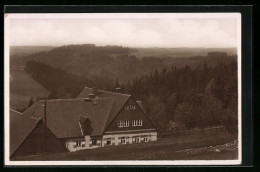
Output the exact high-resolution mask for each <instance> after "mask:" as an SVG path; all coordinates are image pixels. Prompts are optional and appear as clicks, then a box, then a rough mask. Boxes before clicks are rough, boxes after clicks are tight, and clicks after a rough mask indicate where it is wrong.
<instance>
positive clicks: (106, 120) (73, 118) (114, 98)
mask: <svg viewBox="0 0 260 172" xmlns="http://www.w3.org/2000/svg"><path fill="white" fill-rule="evenodd" d="M91 93H93V89H90V88H87V87H86V88H85V89H84V90H83V91H82V92H81V93H80V95H79V97H80V98H75V99H53V100H46V125H47V127H48V128H49V129H50V130H51V131H52V132H53V133H54V135H55V136H56V137H57V138H73V137H82V136H83V134H82V131H81V126H80V124H79V120H80V119H81V117H82V116H84V117H86V118H88V119H89V120H90V125H91V128H92V133H91V136H100V135H102V134H103V132H104V131H105V130H106V128H107V127H108V125H109V124H110V123H111V122H112V121H113V119H114V118H115V117H116V115H117V114H118V113H119V111H120V110H121V109H122V107H123V106H124V104H125V103H126V102H127V101H128V100H129V98H130V97H131V96H130V95H127V94H121V93H114V92H110V91H104V90H99V91H98V98H96V99H88V98H87V97H88V95H89V94H91ZM44 102H45V101H43V100H41V101H38V102H36V103H35V104H34V105H33V106H31V107H30V108H29V109H27V110H26V111H25V112H24V113H23V116H26V117H28V118H29V117H31V118H33V119H39V118H41V117H44V114H45V113H44Z"/></svg>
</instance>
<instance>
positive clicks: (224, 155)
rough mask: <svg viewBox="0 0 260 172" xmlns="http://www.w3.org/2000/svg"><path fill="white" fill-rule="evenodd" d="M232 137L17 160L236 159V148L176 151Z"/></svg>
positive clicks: (166, 141)
mask: <svg viewBox="0 0 260 172" xmlns="http://www.w3.org/2000/svg"><path fill="white" fill-rule="evenodd" d="M232 139H233V138H232V137H231V136H229V135H228V134H226V133H225V134H211V135H202V136H199V135H197V136H196V135H195V136H194V135H193V136H182V137H178V138H173V137H172V138H165V139H159V140H158V141H156V142H149V143H140V144H132V145H120V146H111V147H104V148H97V149H92V150H83V151H78V152H71V153H62V154H54V155H42V156H34V157H27V158H24V159H20V160H182V159H194V160H199V159H200V160H208V159H236V158H237V152H236V151H235V152H234V151H233V152H231V151H222V152H220V153H215V152H201V153H200V154H196V155H191V156H185V155H184V154H179V153H176V151H179V150H183V149H191V148H193V149H195V148H201V147H206V146H215V145H220V144H224V143H227V142H229V141H231V140H232Z"/></svg>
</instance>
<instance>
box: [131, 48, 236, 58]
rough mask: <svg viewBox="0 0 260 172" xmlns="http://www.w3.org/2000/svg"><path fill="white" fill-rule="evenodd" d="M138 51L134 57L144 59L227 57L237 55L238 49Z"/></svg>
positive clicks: (144, 49)
mask: <svg viewBox="0 0 260 172" xmlns="http://www.w3.org/2000/svg"><path fill="white" fill-rule="evenodd" d="M135 49H136V50H137V51H136V52H135V53H133V55H135V56H137V57H139V58H142V57H147V56H154V57H160V58H162V57H172V58H181V57H191V56H206V55H207V54H208V53H209V52H226V53H227V55H229V56H233V55H237V49H236V48H183V47H181V48H156V47H155V48H135Z"/></svg>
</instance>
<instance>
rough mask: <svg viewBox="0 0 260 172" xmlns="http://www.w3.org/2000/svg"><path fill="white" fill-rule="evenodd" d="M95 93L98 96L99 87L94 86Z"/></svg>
mask: <svg viewBox="0 0 260 172" xmlns="http://www.w3.org/2000/svg"><path fill="white" fill-rule="evenodd" d="M93 94H94V95H95V96H98V88H97V87H93Z"/></svg>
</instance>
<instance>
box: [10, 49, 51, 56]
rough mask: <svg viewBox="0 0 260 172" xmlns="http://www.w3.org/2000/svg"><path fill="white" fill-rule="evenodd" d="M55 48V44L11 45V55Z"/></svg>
mask: <svg viewBox="0 0 260 172" xmlns="http://www.w3.org/2000/svg"><path fill="white" fill-rule="evenodd" d="M53 48H55V47H54V46H11V47H10V56H20V57H21V56H27V55H30V54H33V53H38V52H43V51H49V50H51V49H53Z"/></svg>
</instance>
